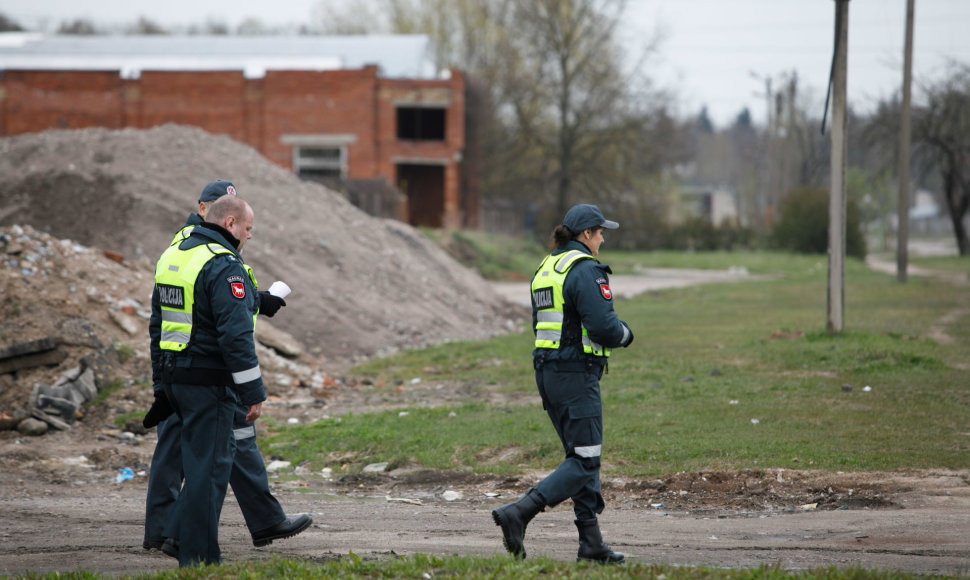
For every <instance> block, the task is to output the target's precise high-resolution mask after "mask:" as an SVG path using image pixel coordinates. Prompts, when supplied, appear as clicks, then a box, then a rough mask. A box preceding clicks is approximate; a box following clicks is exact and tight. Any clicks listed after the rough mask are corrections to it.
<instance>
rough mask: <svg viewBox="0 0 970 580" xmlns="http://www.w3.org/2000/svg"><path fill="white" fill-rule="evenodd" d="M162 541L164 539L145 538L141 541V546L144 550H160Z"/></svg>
mask: <svg viewBox="0 0 970 580" xmlns="http://www.w3.org/2000/svg"><path fill="white" fill-rule="evenodd" d="M164 543H165V540H145V541H144V542H142V543H141V547H142V548H145V549H146V550H161V549H162V544H164Z"/></svg>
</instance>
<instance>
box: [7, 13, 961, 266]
mask: <svg viewBox="0 0 970 580" xmlns="http://www.w3.org/2000/svg"><path fill="white" fill-rule="evenodd" d="M625 9H626V1H625V0H492V1H489V2H481V1H479V0H360V1H358V2H353V3H348V2H342V1H339V0H320V2H318V4H317V6H316V7H315V9H314V11H313V16H312V17H311V19H310V20H309V21H308V22H307V24H306V26H305V27H303V28H301V30H300V31H299V33H300V34H331V35H332V34H367V33H382V32H386V33H397V34H425V35H427V36H428V37H429V38H430V39H431V44H432V46H433V50H434V53H435V54H434V55H433V57H434V60H435V62H436V63H437V65H438V66H439V67H441V68H443V69H444V68H451V67H455V68H458V69H461V70H462V71H463V72H464V73H465V75H466V77H467V79H468V96H467V101H466V105H467V109H468V114H469V115H470V116H472V117H473V118H474V123H472V124H471V125H470V126H472V127H474V134H473V135H470V137H472V138H473V139H474V140H475V142H476V143H477V147H478V148H479V151H478V155H479V157H480V167H481V195H482V197H483V198H484V199H493V200H502V201H503V202H506V203H511V204H513V205H514V206H515V207H518V208H521V211H522V212H523V213H529V214H530V219H529V227H531V228H534V230H535V233H536V234H537V235H539V236H543V235H545V232H548V231H549V230H551V228H552V226H553V225H555V224H556V223H558V220H559V219H560V217H561V216H562V215H563V214H564V213H565V210H566V209H567V208H568V207H569V206H571V205H572V204H574V203H578V202H590V203H597V204H599V205H600V206H601V207H603V208H604V209H605V210H607V211H608V212H610V213H611V214H612V215H619V216H622V221H623V225H624V227H623V228H621V230H619V231H618V232H615V233H612V232H611V243H617V244H619V245H621V246H625V247H631V248H634V247H635V248H641V249H655V248H683V247H691V248H705V249H713V248H728V249H729V248H731V247H739V246H761V247H763V246H766V245H774V246H778V247H786V248H790V249H795V250H801V251H811V252H824V251H826V247H825V241H824V240H825V239H826V238H825V234H824V228H826V227H827V221H825V220H824V219H821V218H819V220H815V218H811V217H809V216H815V215H816V214H817V213H818V212H817V211H815V210H816V209H817V208H815V205H818V204H827V200H826V192H827V188H828V185H827V181H828V176H829V167H828V164H829V154H828V148H829V139H828V136H827V135H826V134H824V133H823V131H822V130H820V127H821V120H820V119H821V117H822V111H821V110H812V108H811V107H810V106H809V105H808V99H806V98H805V95H803V89H802V87H801V86H800V85H799V83H798V78H797V75H796V74H795V73H794V72H792V73H790V74H785V75H781V77H780V78H778V79H775V80H777V81H779V83H778V84H780V88H779V89H778V90H777V91H775V92H774V93H772V92H770V91H768V92H767V94H766V95H765V96H766V104H767V113H768V114H767V118H766V121H765V124H764V126H760V127H759V126H756V125H755V124H754V123H753V122H752V120H751V114H750V111H748V110H747V109H745V110H742V111H739V112H738V115H737V117H736V119H735V120H734V122H733V123H731V124H730V125H729V126H727V127H723V128H718V127H715V125H714V123H712V122H711V120H710V118H709V117H708V115H707V111H706V109H702V110H701V111H699V112H698V113H697V114H695V115H690V116H687V117H686V118H683V117H679V116H677V115H676V114H674V113H673V112H672V111H674V110H676V95H673V94H669V93H667V92H664V91H662V90H659V89H657V88H656V86H655V85H654V83H653V81H652V79H651V78H650V76H649V74H647V73H646V72H645V71H647V70H648V66H647V65H649V63H650V62H652V60H651V59H653V58H654V57H656V55H657V54H658V51H659V48H660V38H659V37H657V38H653V39H648V42H647V43H645V48H643V49H642V50H641V51H640V52H639V53H637V54H632V55H631V54H629V47H627V46H623V45H621V44H620V43H619V42H618V41H617V39H618V37H619V35H618V34H617V30H618V28H619V26H620V24H621V23H622V21H623V20H622V19H623V17H624V13H625ZM4 26H6V27H7V29H15V28H11V27H12V26H13V27H17V28H19V26H18V25H17V24H16V23H13V22H12V21H10V20H9V19H7V18H5V17H2V15H0V29H3V27H4ZM131 31H132V32H133V33H140V34H164V33H167V31H165V30H164V29H163V28H162V27H160V26H158V25H157V24H154V23H152V22H151V21H149V20H147V19H145V18H142V19H140V20H139V21H138V22H137V23H136V24H135V25H133V26H132V27H131ZM59 32H60V33H63V34H91V33H97V29H96V28H95V27H94V26H93V25H91V24H90V23H87V22H85V21H74V22H69V23H64V24H63V25H62V26H61V28H60V29H59ZM189 32H190V33H192V32H197V33H207V34H229V33H230V31H229V28H228V27H227V26H225V25H220V24H218V23H213V22H209V23H206V24H205V25H202V26H200V27H197V28H193V29H192V30H190V31H189ZM271 32H272V31H269V30H268V29H267V28H265V27H263V26H262V25H261V24H260V23H259V22H255V21H248V22H247V23H244V25H240V27H239V28H238V29H237V30H236V31H235V33H236V34H264V33H271ZM917 80H918V81H919V80H921V79H919V77H918V76H917ZM923 81H924V83H923V84H922V85H918V86H919V92H920V93H921V96H922V99H919V100H918V102H919V103H920V104H919V105H917V106H915V107H914V109H913V128H912V135H913V156H912V160H911V175H912V181H913V184H912V185H913V188H922V189H927V190H930V191H935V192H939V196H940V199H939V201H940V202H942V203H943V205H944V206H945V207H946V209H947V212H948V215H949V218H950V223H951V227H952V230H953V235H954V238H955V240H956V243H957V248H958V249H959V252H960V254H961V255H970V239H968V237H967V230H966V217H967V212H968V209H970V65H968V63H966V62H959V61H954V62H953V63H952V66H951V67H950V70H949V72H948V74H947V75H946V76H945V77H944V78H943V79H942V80H925V79H924V80H923ZM850 106H851V103H850ZM900 108H901V104H900V100H899V99H898V98H892V99H889V100H886V101H884V102H882V103H880V104H879V106H878V107H877V108H876V110H875V111H874V112H872V113H868V114H857V113H855V112H853V111H851V110H850V112H849V121H848V125H849V143H848V151H849V159H848V163H849V171H848V182H847V183H848V196H849V214H848V219H849V221H848V230H849V233H848V235H849V240H848V247H847V250H848V252H849V254H850V255H862V254H864V253H865V241H864V235H863V233H864V232H863V226H864V225H867V224H868V225H875V226H877V227H880V228H883V229H887V228H889V227H890V224H888V223H887V216H890V215H892V214H893V213H894V211H893V210H894V208H895V195H896V192H897V191H898V185H897V182H896V174H897V172H896V168H897V167H898V163H899V159H898V155H897V148H898V134H899V118H900ZM685 185H704V186H709V187H712V188H718V189H721V190H724V191H727V192H729V193H730V194H731V195H733V197H734V199H735V201H736V204H737V209H738V213H737V216H736V217H735V218H733V219H731V220H729V221H726V222H724V223H710V222H709V220H706V219H703V218H698V217H693V218H692V217H691V216H690V215H686V216H685V215H683V212H681V214H680V217H679V218H678V217H676V216H678V211H677V210H678V206H679V205H680V204H681V192H682V190H683V187H684V186H685ZM821 215H824V212H823V213H822V214H821ZM815 221H818V223H815ZM819 228H822V233H821V234H819V233H818V229H819ZM854 239H855V240H856V241H853V240H854Z"/></svg>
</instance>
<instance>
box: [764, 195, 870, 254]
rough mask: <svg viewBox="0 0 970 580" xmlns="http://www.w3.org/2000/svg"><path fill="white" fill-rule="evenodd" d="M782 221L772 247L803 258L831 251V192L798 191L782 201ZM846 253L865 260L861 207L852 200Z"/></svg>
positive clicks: (775, 229)
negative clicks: (799, 254)
mask: <svg viewBox="0 0 970 580" xmlns="http://www.w3.org/2000/svg"><path fill="white" fill-rule="evenodd" d="M779 214H780V218H779V219H778V220H777V221H776V222H775V225H774V227H773V228H772V230H771V239H770V242H771V246H772V247H775V248H779V249H783V250H790V251H793V252H798V253H801V254H824V253H827V252H828V247H829V192H828V190H827V189H822V188H817V187H805V188H801V189H796V190H794V191H792V192H791V193H789V194H788V195H786V196H785V198H784V199H782V200H781V205H780V207H779ZM845 219H846V222H845V253H846V255H849V256H854V257H856V258H865V256H866V243H865V237H864V236H863V234H862V227H861V225H862V224H861V220H860V219H859V206H858V204H856V203H855V202H854V201H852V200H849V202H848V203H847V204H846V214H845Z"/></svg>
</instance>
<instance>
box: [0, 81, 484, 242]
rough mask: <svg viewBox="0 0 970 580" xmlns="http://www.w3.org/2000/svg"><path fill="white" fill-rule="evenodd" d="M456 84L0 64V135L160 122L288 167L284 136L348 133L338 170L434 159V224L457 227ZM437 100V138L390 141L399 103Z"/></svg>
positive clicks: (459, 98) (459, 106)
mask: <svg viewBox="0 0 970 580" xmlns="http://www.w3.org/2000/svg"><path fill="white" fill-rule="evenodd" d="M464 99H465V84H464V78H463V77H462V75H461V73H460V72H458V71H457V70H456V71H453V72H452V76H451V78H450V79H448V80H440V81H437V80H436V81H418V80H388V79H380V78H379V77H378V70H377V67H374V66H369V67H365V68H363V69H359V70H340V71H268V72H267V74H266V76H265V77H264V78H262V79H246V78H245V77H244V76H243V74H242V72H241V71H212V72H210V71H199V72H152V71H146V72H143V73H142V74H141V77H140V78H137V79H122V78H121V76H120V74H119V72H118V71H103V72H97V71H82V72H77V71H64V72H59V71H6V72H5V73H4V74H3V75H0V136H5V135H16V134H20V133H30V132H36V131H43V130H46V129H52V128H82V127H107V128H122V127H137V128H149V127H153V126H156V125H161V124H165V123H178V124H184V125H193V126H197V127H200V128H202V129H204V130H206V131H209V132H210V133H215V134H223V135H228V136H229V137H231V138H233V139H235V140H237V141H241V142H244V143H247V144H249V145H251V146H252V147H254V148H255V149H257V150H258V151H260V153H262V154H263V155H264V156H266V157H267V158H268V159H270V160H271V161H273V162H275V163H277V164H279V165H281V166H283V167H286V168H291V167H292V146H291V145H288V144H285V143H283V142H282V140H281V139H282V137H283V136H284V135H291V134H297V135H298V134H312V135H316V134H325V135H338V134H339V135H354V136H356V139H355V140H354V141H353V142H352V143H350V144H349V145H348V147H347V157H348V159H347V162H348V177H350V178H353V179H356V178H361V179H365V178H373V177H384V178H386V179H387V180H388V181H389V182H391V183H394V182H395V178H396V162H395V160H398V162H399V161H400V160H402V159H405V160H411V162H415V160H416V161H417V163H419V164H420V163H421V160H427V161H429V162H430V164H432V165H438V166H443V167H444V179H443V192H442V196H441V197H442V199H443V202H442V203H443V207H442V208H440V215H441V216H442V223H443V225H445V226H446V227H460V226H461V225H462V223H463V222H464V221H465V220H464V219H463V216H462V201H461V195H460V187H461V168H462V166H461V163H460V155H458V153H460V152H462V150H463V148H464V139H465V111H464V106H465V102H464ZM422 103H423V104H434V105H445V106H447V113H446V133H445V139H444V141H439V142H432V141H398V139H397V127H396V124H397V117H396V107H397V106H398V105H400V104H405V105H410V106H415V105H417V106H420V105H421V104H422Z"/></svg>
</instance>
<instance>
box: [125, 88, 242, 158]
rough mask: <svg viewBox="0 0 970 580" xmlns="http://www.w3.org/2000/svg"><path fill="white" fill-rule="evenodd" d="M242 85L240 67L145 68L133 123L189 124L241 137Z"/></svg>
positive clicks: (149, 124) (144, 124)
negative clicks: (190, 70) (198, 69)
mask: <svg viewBox="0 0 970 580" xmlns="http://www.w3.org/2000/svg"><path fill="white" fill-rule="evenodd" d="M244 86H245V79H244V78H243V75H242V74H241V73H240V72H239V71H226V72H195V73H184V72H144V73H142V75H141V82H140V83H139V89H140V92H141V95H140V98H139V99H138V112H139V115H138V121H137V124H134V123H133V124H132V126H135V127H141V128H148V127H154V126H156V125H164V124H165V123H176V124H179V125H192V126H195V127H201V128H203V129H205V130H206V131H209V132H210V133H216V134H223V135H228V136H229V137H231V138H233V139H235V140H237V141H244V140H245V133H246V132H245V131H244V130H243V127H244V122H245V115H244V113H243V92H244V91H243V89H244Z"/></svg>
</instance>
